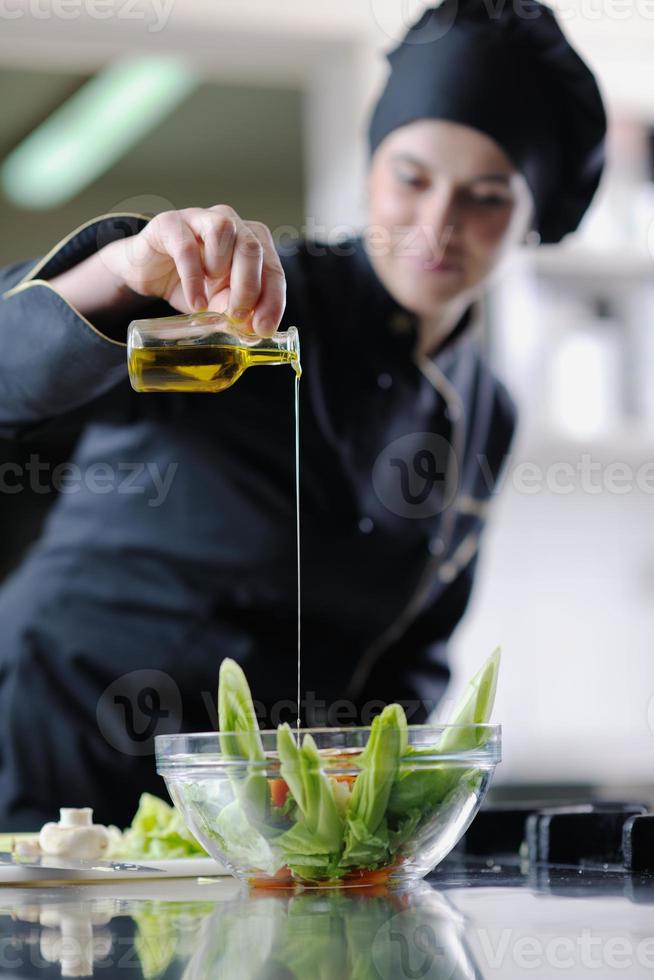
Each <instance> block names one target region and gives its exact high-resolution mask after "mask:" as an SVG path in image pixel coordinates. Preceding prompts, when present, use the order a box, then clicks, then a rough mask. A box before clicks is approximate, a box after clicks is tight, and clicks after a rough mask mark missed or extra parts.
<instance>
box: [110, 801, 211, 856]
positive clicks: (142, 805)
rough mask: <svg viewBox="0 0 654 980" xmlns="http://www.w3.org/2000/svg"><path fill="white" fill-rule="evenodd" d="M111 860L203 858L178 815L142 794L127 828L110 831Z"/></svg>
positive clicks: (160, 802)
mask: <svg viewBox="0 0 654 980" xmlns="http://www.w3.org/2000/svg"><path fill="white" fill-rule="evenodd" d="M110 830H111V833H112V840H111V843H110V856H111V857H112V858H119V857H120V858H131V859H132V860H136V859H141V860H142V859H144V858H150V859H151V860H156V859H157V858H158V859H159V860H163V859H166V858H180V857H207V852H206V851H205V850H204V848H203V847H202V846H201V845H200V844H198V842H197V841H196V839H195V837H193V835H192V834H191V832H190V831H189V830H188V828H187V826H186V824H185V823H184V820H183V819H182V816H181V814H180V813H179V812H178V811H177V810H176V809H175V808H174V807H172V806H170V805H169V804H168V803H166V802H165V801H164V800H160V799H159V797H157V796H152V794H150V793H143V794H142V795H141V799H140V800H139V806H138V809H137V811H136V813H135V814H134V819H133V820H132V823H131V826H129V827H128V828H127V830H125V831H123V832H122V833H121V831H120V830H118V828H117V827H112V828H110Z"/></svg>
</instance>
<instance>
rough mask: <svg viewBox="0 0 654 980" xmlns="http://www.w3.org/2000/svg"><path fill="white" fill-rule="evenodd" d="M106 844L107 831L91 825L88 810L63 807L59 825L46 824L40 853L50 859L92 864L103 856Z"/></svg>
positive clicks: (91, 816)
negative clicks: (56, 858)
mask: <svg viewBox="0 0 654 980" xmlns="http://www.w3.org/2000/svg"><path fill="white" fill-rule="evenodd" d="M109 840H110V836H109V831H108V830H107V828H106V827H105V826H104V825H103V824H94V823H93V810H92V809H91V808H90V807H83V808H81V809H74V808H67V807H62V809H61V810H60V811H59V823H46V824H45V825H44V826H43V827H42V828H41V832H40V834H39V845H40V847H41V850H42V851H43V853H44V854H47V855H51V856H52V857H70V858H86V859H88V860H94V859H95V858H100V857H102V856H103V855H104V854H106V852H107V848H108V847H109Z"/></svg>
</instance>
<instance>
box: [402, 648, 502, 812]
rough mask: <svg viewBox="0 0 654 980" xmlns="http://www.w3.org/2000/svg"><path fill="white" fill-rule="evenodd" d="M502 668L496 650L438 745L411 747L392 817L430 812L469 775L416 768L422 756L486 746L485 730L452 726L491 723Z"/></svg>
mask: <svg viewBox="0 0 654 980" xmlns="http://www.w3.org/2000/svg"><path fill="white" fill-rule="evenodd" d="M499 667H500V651H499V649H497V650H495V651H494V653H492V654H491V656H490V657H489V658H488V660H486V662H485V663H484V664H483V666H482V667H481V669H480V670H479V671H478V672H477V673H476V674H475V676H474V677H473V678H472V680H471V681H470V683H469V684H468V686H467V688H466V690H465V692H464V694H463V697H462V699H461V701H460V702H459V704H458V705H457V707H456V709H455V711H454V712H453V716H452V718H451V720H450V722H449V723H448V727H447V728H446V730H445V731H444V732H443V734H442V735H441V737H440V739H439V740H438V742H437V744H436V745H434V746H430V747H428V748H419V749H418V748H415V747H414V746H409V747H408V749H407V751H406V753H405V756H404V759H403V762H402V765H401V767H400V772H399V775H398V777H397V780H396V781H395V784H394V785H393V788H392V791H391V794H390V798H389V803H388V809H389V812H390V813H391V814H395V815H398V816H399V815H403V814H406V813H407V812H409V811H411V810H415V809H420V810H423V811H429V810H431V809H432V808H433V807H434V806H435V805H436V804H437V803H439V802H440V801H442V800H444V799H445V798H446V797H447V796H448V795H449V794H450V793H451V792H452V791H453V790H454V789H456V787H457V786H458V785H459V784H460V783H461V781H462V780H463V779H466V778H468V777H469V776H470V774H471V769H470V767H469V766H466V765H465V764H462V765H452V764H451V763H447V762H445V763H443V764H439V763H436V762H435V763H433V764H430V763H429V762H428V761H425V764H424V765H425V768H423V769H415V768H413V766H414V764H415V761H416V760H418V759H419V758H420V756H426V757H428V758H429V757H431V756H438V755H451V754H454V753H457V752H465V751H470V750H473V749H475V748H480V747H481V746H482V745H483V744H484V741H485V740H486V733H485V732H484V731H483V730H481V731H480V730H479V729H474V728H473V729H470V728H456V727H455V728H452V727H449V726H452V725H453V726H457V725H467V726H470V725H484V724H486V723H487V722H488V720H489V719H490V716H491V713H492V710H493V703H494V701H495V691H496V689H497V676H498V672H499ZM474 772H476V770H474Z"/></svg>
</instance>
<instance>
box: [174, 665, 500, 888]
mask: <svg viewBox="0 0 654 980" xmlns="http://www.w3.org/2000/svg"><path fill="white" fill-rule="evenodd" d="M498 670H499V651H495V653H493V654H492V656H491V657H489V659H488V660H487V662H486V663H485V664H484V665H483V667H482V668H481V670H480V671H479V672H478V673H477V674H476V676H475V677H474V678H473V680H472V681H471V682H470V684H469V685H468V688H467V690H466V692H465V694H464V697H463V699H462V701H461V703H460V705H459V707H458V709H457V710H456V711H455V712H454V716H453V718H452V721H451V722H450V725H448V727H447V728H446V729H445V731H444V732H443V735H442V736H441V738H440V739H439V741H438V743H437V744H436V745H432V746H428V747H416V746H411V745H409V739H408V726H407V720H406V715H405V713H404V710H403V708H402V707H401V705H399V704H390V705H388V706H387V707H386V708H384V710H383V711H382V712H381V714H379V715H378V716H377V717H376V718H375V719H374V721H373V723H372V726H371V730H370V735H369V738H368V741H367V744H366V746H365V748H363V750H362V751H361V752H360V753H359V754H358V755H357V756H356V757H353V756H352V755H349V756H347V765H346V768H347V767H351V766H352V764H353V765H354V766H355V767H356V769H357V770H358V771H357V774H356V776H354V775H346V774H343V773H342V769H341V770H339V769H338V768H335V769H334V768H333V767H334V765H336V766H338V758H337V757H334V754H333V753H326V754H321V752H320V751H319V749H318V747H317V745H316V742H315V740H314V739H313V737H312V736H311V734H310V733H306V734H305V735H304V738H303V740H302V741H301V743H300V740H299V733H298V735H297V736H296V735H294V733H293V731H292V730H291V728H290V726H289V725H287V724H284V725H280V726H279V727H278V730H277V758H278V764H279V775H280V778H277V779H269V778H268V776H267V775H266V770H267V769H269V768H270V767H271V766H274V764H275V762H274V757H267V756H266V753H265V751H264V749H263V743H262V739H261V734H260V731H259V727H258V723H257V719H256V714H255V711H254V705H253V702H252V695H251V692H250V688H249V686H248V683H247V679H246V677H245V674H244V673H243V671H242V669H241V668H240V667H239V666H238V664H236V663H235V662H234V661H232V660H229V659H226V660H223V662H222V664H221V668H220V680H219V691H218V714H219V727H220V731H219V738H220V744H221V750H222V753H223V756H224V757H225V759H227V760H229V761H230V762H232V763H233V766H231V767H230V773H229V781H230V785H231V788H232V793H231V795H230V797H229V799H228V801H227V802H224V801H223V804H222V805H221V806H219V807H218V810H217V811H216V809H215V806H216V803H217V801H216V800H215V799H214V800H212V801H209V799H207V800H206V803H207V807H205V810H209V809H210V810H211V813H212V814H213V815H212V816H210V817H209V819H208V818H207V815H206V814H205V817H204V819H203V826H204V828H205V829H206V831H207V832H208V833H209V834H210V835H211V836H215V838H216V839H217V842H218V843H219V845H220V846H221V849H222V850H223V852H224V853H225V854H226V856H227V857H228V858H229V857H230V856H231V858H232V860H233V861H234V862H235V863H237V864H240V865H245V866H246V867H253V868H258V869H260V870H262V871H264V872H266V873H267V874H269V875H274V874H276V873H277V872H278V871H280V870H282V869H284V868H287V869H289V870H290V871H291V872H292V873H293V874H294V875H295V876H296V877H299V878H304V879H308V880H319V879H338V878H342V877H343V876H346V875H348V874H351V873H352V872H353V871H355V870H356V871H358V872H360V871H362V870H364V869H365V870H369V871H375V870H379V869H383V868H388V867H389V866H390V865H392V864H393V863H394V862H396V861H398V860H399V859H400V857H401V849H402V846H403V844H404V843H405V842H406V841H407V839H408V838H410V837H411V835H413V834H414V833H415V832H416V830H418V829H419V828H420V827H421V825H422V824H423V822H424V823H427V822H429V820H430V819H431V817H432V815H433V812H434V807H435V806H438V805H439V804H440V803H442V802H444V801H446V800H448V799H450V796H451V795H452V797H454V796H455V794H454V793H453V791H455V790H456V791H457V792H458V790H459V789H461V790H462V791H466V792H469V791H470V790H471V789H473V788H475V787H476V786H477V785H478V784H479V780H480V772H479V770H478V769H477V768H470V767H465V766H462V764H461V762H460V761H459V762H458V763H453V762H451V761H449V759H448V757H449V756H451V755H453V754H455V753H460V752H465V751H469V750H474V749H475V748H479V747H481V746H482V745H483V743H484V741H485V740H486V737H487V735H486V733H485V732H484V730H483V729H475V728H472V729H471V728H470V727H463V728H457V727H456V726H470V725H481V724H484V723H486V722H487V721H488V719H489V717H490V713H491V710H492V707H493V701H494V697H495V689H496V685H497V674H498ZM451 726H455V727H451ZM441 756H442V757H443V761H442V762H440V761H439V757H441ZM342 762H343V759H342V758H341V763H342ZM330 767H331V768H330ZM189 791H190V792H191V791H192V793H193V799H194V803H195V805H196V806H198V805H199V806H200V808H201V809H202V804H203V801H202V796H203V793H204V790H203V788H202V787H201V786H197V785H196V786H195V787H189ZM210 803H211V806H209V805H210Z"/></svg>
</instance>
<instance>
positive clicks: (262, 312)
mask: <svg viewBox="0 0 654 980" xmlns="http://www.w3.org/2000/svg"><path fill="white" fill-rule="evenodd" d="M245 223H246V225H247V226H248V228H249V229H250V231H252V232H253V233H254V234H255V235H256V237H257V238H258V239H259V241H260V242H261V245H262V248H263V262H262V268H261V292H260V294H259V299H258V301H257V303H256V305H255V308H254V315H253V317H252V327H253V329H254V330H255V331H256V332H257V333H258V334H261V335H262V336H264V337H270V336H271V335H272V334H274V333H275V331H276V330H277V328H278V327H279V324H280V323H281V319H282V316H283V315H284V309H285V307H286V276H285V274H284V269H283V266H282V263H281V261H280V258H279V255H278V254H277V249H276V248H275V242H274V240H273V237H272V234H271V232H270V229H269V228H268V227H267V226H266V225H264V224H263V223H262V222H260V221H246V222H245Z"/></svg>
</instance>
